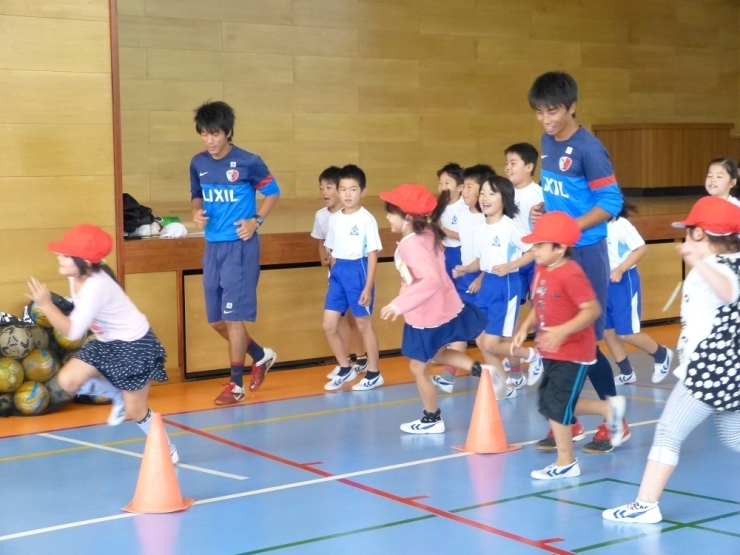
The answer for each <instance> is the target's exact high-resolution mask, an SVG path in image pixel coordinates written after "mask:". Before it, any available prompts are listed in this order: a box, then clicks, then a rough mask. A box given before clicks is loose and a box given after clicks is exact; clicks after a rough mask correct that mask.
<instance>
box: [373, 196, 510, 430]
mask: <svg viewBox="0 0 740 555" xmlns="http://www.w3.org/2000/svg"><path fill="white" fill-rule="evenodd" d="M379 196H380V198H381V199H383V200H384V201H385V210H386V212H387V214H386V219H387V220H388V222H389V223H390V226H391V231H392V232H394V233H399V234H400V235H401V240H400V241H399V243H398V248H397V249H396V252H395V254H394V256H393V257H394V259H395V263H396V268H398V271H399V272H400V273H401V292H400V293H399V295H398V296H397V297H396V298H395V299H393V300H392V301H391V302H390V304H388V305H387V306H384V307H383V308H382V309H381V311H380V317H381V318H382V319H383V320H387V319H389V318H390V319H392V320H395V319H396V317H397V316H400V315H403V317H404V320H405V321H406V323H405V325H404V328H403V340H402V343H401V354H403V356H405V357H408V358H409V359H411V360H410V368H411V373H412V374H413V376H414V379H415V380H416V386H417V388H418V389H419V396H420V397H421V402H422V404H423V406H424V412H423V415H422V417H421V418H420V419H419V420H415V421H413V422H408V423H404V424H401V430H402V431H404V432H406V433H409V434H441V433H443V432H444V431H445V424H444V422H443V421H442V413H441V411H440V409H439V406H438V405H437V390H436V389H435V387H434V383H433V382H432V380H431V378H430V375H429V364H430V363H431V362H432V360H434V362H436V363H438V364H447V365H449V366H452V367H453V368H461V369H464V370H468V371H470V372H471V373H472V374H473V375H474V376H480V374H481V368H482V366H481V364H480V363H479V362H476V361H474V360H473V359H471V358H470V357H469V356H467V355H466V354H465V353H461V352H459V351H455V350H453V349H448V348H447V345H448V344H450V343H454V342H456V341H469V340H471V339H473V338H474V337H477V336H478V334H480V332H481V331H482V330H483V327H484V326H485V323H486V322H485V318H484V317H483V315H482V314H481V313H480V311H479V310H478V309H477V308H476V307H475V306H473V305H471V304H469V303H464V302H463V301H462V300H461V299H460V296H459V295H458V294H457V291H456V290H455V285H454V284H453V283H452V280H451V279H450V277H449V276H448V275H447V272H446V271H445V262H444V254H443V247H442V240H443V239H444V236H445V234H444V232H443V231H442V229H441V228H440V227H439V225H438V224H437V223H436V221H437V220H438V219H439V216H440V215H441V213H442V211H443V210H444V208H445V205H446V202H444V201H443V202H439V203H438V201H437V200H436V199H435V198H434V195H432V193H430V192H429V191H428V190H427V189H425V188H424V187H423V186H421V185H400V186H398V187H396V188H395V189H394V190H393V191H390V192H384V193H380V195H379ZM493 374H495V372H492V375H493ZM494 383H496V378H495V377H494Z"/></svg>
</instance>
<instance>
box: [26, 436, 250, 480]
mask: <svg viewBox="0 0 740 555" xmlns="http://www.w3.org/2000/svg"><path fill="white" fill-rule="evenodd" d="M39 435H40V436H42V437H48V438H50V439H56V440H58V441H66V442H67V443H75V444H77V445H84V446H85V447H90V448H92V449H101V450H102V451H110V452H112V453H118V454H120V455H128V456H129V457H137V458H139V459H141V458H143V456H144V455H142V454H141V453H134V452H133V451H126V450H125V449H118V448H116V447H108V446H107V445H100V444H98V443H90V442H87V441H81V440H79V439H72V438H69V437H63V436H58V435H55V434H39ZM177 468H186V469H188V470H194V471H195V472H203V473H204V474H213V475H214V476H221V477H223V478H231V479H232V480H248V479H249V478H248V477H247V476H239V475H238V474H229V473H228V472H219V471H218V470H210V469H208V468H203V467H200V466H193V465H190V464H182V463H178V464H177Z"/></svg>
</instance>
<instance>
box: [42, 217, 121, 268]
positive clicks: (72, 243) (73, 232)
mask: <svg viewBox="0 0 740 555" xmlns="http://www.w3.org/2000/svg"><path fill="white" fill-rule="evenodd" d="M46 247H47V248H48V249H49V250H50V251H51V252H53V253H56V254H63V255H65V256H74V257H76V258H81V259H83V260H87V261H88V262H92V263H93V264H99V263H100V262H101V261H102V260H103V258H105V257H106V256H107V255H108V254H110V251H111V250H113V238H112V237H111V236H110V235H109V234H108V233H106V232H105V231H103V230H102V229H100V228H99V227H97V226H94V225H90V224H80V225H78V226H76V227H73V228H72V229H70V230H69V231H68V232H67V233H65V234H64V236H63V237H62V238H61V240H59V241H54V242H51V243H48V244H47V245H46Z"/></svg>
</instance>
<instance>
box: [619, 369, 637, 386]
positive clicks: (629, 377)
mask: <svg viewBox="0 0 740 555" xmlns="http://www.w3.org/2000/svg"><path fill="white" fill-rule="evenodd" d="M636 381H637V376H635V373H634V372H632V373H631V374H619V376H617V377H616V378H614V385H616V386H620V385H626V384H628V383H635V382H636Z"/></svg>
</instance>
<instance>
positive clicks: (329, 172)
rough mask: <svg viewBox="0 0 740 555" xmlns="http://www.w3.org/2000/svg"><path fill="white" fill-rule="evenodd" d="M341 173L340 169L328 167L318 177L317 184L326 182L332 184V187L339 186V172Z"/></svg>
mask: <svg viewBox="0 0 740 555" xmlns="http://www.w3.org/2000/svg"><path fill="white" fill-rule="evenodd" d="M341 171H342V169H341V168H338V167H337V166H329V167H328V168H326V169H325V170H324V171H322V172H321V174H320V175H319V183H321V182H322V181H328V182H329V183H334V185H339V172H341Z"/></svg>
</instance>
